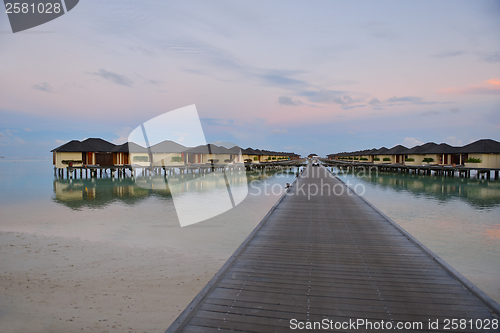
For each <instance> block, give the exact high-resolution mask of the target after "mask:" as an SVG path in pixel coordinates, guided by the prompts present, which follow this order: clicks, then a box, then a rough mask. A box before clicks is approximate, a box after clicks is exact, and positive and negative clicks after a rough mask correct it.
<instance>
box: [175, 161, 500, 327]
mask: <svg viewBox="0 0 500 333" xmlns="http://www.w3.org/2000/svg"><path fill="white" fill-rule="evenodd" d="M301 189H302V190H301ZM321 191H323V192H321ZM499 314H500V306H499V305H498V304H497V303H496V302H494V301H493V300H492V299H491V298H489V297H488V296H487V295H486V294H484V293H483V292H482V291H481V290H479V289H478V288H477V287H475V286H474V285H473V284H472V283H470V282H469V281H468V280H466V279H465V278H464V277H463V276H462V275H460V274H459V273H458V272H456V271H455V270H454V269H453V268H451V267H450V266H449V265H448V264H446V263H445V262H444V261H443V260H441V259H440V258H439V257H437V256H436V255H435V254H433V253H432V252H431V251H430V250H428V249H427V248H426V247H425V246H423V245H422V244H421V243H419V242H418V241H417V240H416V239H414V238H413V237H412V236H411V235H409V234H407V233H406V232H405V231H404V230H403V229H402V228H400V227H399V226H397V225H396V224H395V223H394V222H393V221H391V220H390V219H389V218H388V217H387V216H385V215H384V214H383V213H381V212H380V211H378V210H377V209H376V208H375V207H373V206H371V205H370V204H369V203H368V202H366V201H365V200H364V199H363V198H361V197H359V196H358V195H356V194H355V193H353V191H352V190H350V189H349V188H347V187H346V185H345V184H344V183H342V182H341V181H340V180H339V179H338V178H336V177H334V176H333V175H332V174H331V173H330V172H328V171H327V169H326V168H325V167H312V166H308V167H307V168H306V169H305V171H304V172H303V173H302V174H301V176H300V177H299V178H298V179H297V180H296V181H295V182H294V184H293V185H292V187H291V188H290V189H289V191H288V192H287V193H285V194H284V195H283V196H282V197H281V198H280V200H279V201H278V203H277V204H276V205H275V206H274V207H273V208H272V209H271V211H270V212H269V213H268V214H267V215H266V217H265V218H264V219H263V220H262V221H261V223H260V224H259V225H258V226H257V227H256V229H255V230H254V231H253V232H252V233H251V234H250V235H249V236H248V238H247V239H246V240H245V241H244V242H243V244H241V246H240V247H239V248H238V249H237V250H236V252H235V253H234V254H233V255H232V256H231V257H230V259H229V260H228V261H227V262H226V263H225V265H224V266H223V267H222V268H221V269H220V271H219V272H218V273H217V274H216V275H215V276H214V277H213V278H212V280H211V281H210V282H209V283H208V284H207V285H206V286H205V287H204V288H203V290H202V291H201V292H200V293H199V294H198V295H197V296H196V297H195V298H194V300H193V301H192V302H191V303H190V304H189V305H188V307H187V308H186V309H185V310H184V312H182V314H181V315H180V316H179V317H178V318H177V319H176V320H175V321H174V322H173V323H172V325H171V326H170V327H169V328H168V330H167V332H204V333H205V332H229V331H238V332H259V333H264V332H293V331H301V330H300V329H299V328H300V327H305V328H307V327H311V325H314V326H313V327H315V329H312V330H306V331H309V332H311V331H314V332H319V331H338V332H348V331H351V332H365V331H371V330H370V328H371V329H373V331H377V332H387V331H391V329H387V328H388V326H387V325H391V327H392V330H395V331H399V330H398V329H396V328H397V327H398V326H397V325H403V327H404V328H405V329H401V331H403V330H404V331H405V332H417V331H418V332H436V331H443V332H481V331H485V332H497V331H500V330H499V329H498V328H496V329H495V327H494V326H492V323H493V322H495V320H496V323H497V324H498V316H499ZM452 319H456V320H458V322H459V323H464V322H465V326H466V327H465V328H464V329H462V328H463V327H452V322H451V320H452ZM360 320H363V322H361V321H360ZM447 320H448V321H449V322H447ZM456 320H455V321H453V323H456V322H457V321H456ZM460 320H462V321H460ZM382 321H383V324H382ZM488 321H489V329H487V330H484V327H485V326H484V325H485V323H487V322H488ZM352 322H355V323H356V324H358V323H359V324H360V325H361V324H363V323H364V324H365V326H361V327H360V326H356V327H355V328H354V326H352ZM368 323H371V325H372V326H371V327H370V326H366V325H369V324H368ZM389 323H390V324H389ZM319 324H321V325H326V324H328V325H330V326H328V327H327V328H328V329H325V330H323V329H320V328H321V327H319V326H316V325H319ZM447 324H448V326H446V325H447ZM308 325H309V326H308ZM373 325H375V326H373ZM377 325H378V328H377ZM380 325H386V326H383V327H385V328H386V329H381V328H380ZM419 325H421V326H419ZM436 325H437V326H436ZM480 325H481V327H482V328H483V329H480V328H481V327H479V326H480ZM496 327H498V326H496ZM293 328H296V329H293ZM322 328H325V326H322Z"/></svg>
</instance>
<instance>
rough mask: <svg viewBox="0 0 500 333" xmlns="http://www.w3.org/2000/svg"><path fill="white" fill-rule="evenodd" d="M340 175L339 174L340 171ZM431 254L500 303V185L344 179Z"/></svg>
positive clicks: (395, 177) (398, 177)
mask: <svg viewBox="0 0 500 333" xmlns="http://www.w3.org/2000/svg"><path fill="white" fill-rule="evenodd" d="M336 171H338V170H336ZM338 176H339V178H341V179H342V180H344V181H345V182H349V183H350V184H352V185H351V186H353V187H354V186H356V185H358V184H359V185H358V186H357V190H358V192H361V193H363V192H364V193H363V196H364V197H365V198H366V199H367V200H368V201H369V202H371V203H372V204H373V205H375V206H376V207H377V208H378V209H380V210H381V211H382V212H384V213H385V214H386V215H387V216H389V217H390V218H391V219H392V220H394V221H395V222H396V223H398V224H399V225H400V226H402V227H403V228H404V229H405V230H406V231H408V232H409V233H410V234H411V235H413V236H414V237H416V238H417V239H418V240H419V241H421V242H422V243H423V244H424V245H426V246H427V247H428V248H429V249H430V250H431V251H433V252H434V253H436V254H437V255H438V256H440V257H441V258H443V259H444V260H445V261H446V262H448V263H449V264H450V265H451V266H452V267H454V268H455V269H457V270H458V271H459V272H460V273H462V274H463V275H465V276H466V277H467V278H468V279H469V280H471V281H472V282H473V283H475V284H476V285H477V286H479V287H480V288H481V289H482V290H483V291H485V292H486V293H487V294H488V295H490V296H491V297H492V298H494V299H495V300H496V301H497V302H499V301H500V182H499V181H485V180H478V179H464V178H451V177H434V176H423V175H407V174H393V173H379V174H375V173H372V174H371V175H363V174H354V175H353V174H352V173H350V174H342V173H339V174H338Z"/></svg>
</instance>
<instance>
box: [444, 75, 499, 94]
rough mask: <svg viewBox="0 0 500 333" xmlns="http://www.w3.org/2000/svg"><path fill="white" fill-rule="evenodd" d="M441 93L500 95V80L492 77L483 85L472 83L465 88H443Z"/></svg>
mask: <svg viewBox="0 0 500 333" xmlns="http://www.w3.org/2000/svg"><path fill="white" fill-rule="evenodd" d="M439 92H440V93H445V94H458V95H500V80H498V79H490V80H488V81H486V82H484V83H483V84H482V85H471V86H469V87H465V88H446V89H441V90H440V91H439Z"/></svg>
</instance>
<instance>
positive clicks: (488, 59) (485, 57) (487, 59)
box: [480, 52, 500, 63]
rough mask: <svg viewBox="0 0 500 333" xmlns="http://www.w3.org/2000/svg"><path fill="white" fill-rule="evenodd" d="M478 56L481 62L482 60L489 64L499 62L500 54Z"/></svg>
mask: <svg viewBox="0 0 500 333" xmlns="http://www.w3.org/2000/svg"><path fill="white" fill-rule="evenodd" d="M480 56H481V60H483V61H484V62H489V63H497V62H500V52H489V53H482V54H481V55H480Z"/></svg>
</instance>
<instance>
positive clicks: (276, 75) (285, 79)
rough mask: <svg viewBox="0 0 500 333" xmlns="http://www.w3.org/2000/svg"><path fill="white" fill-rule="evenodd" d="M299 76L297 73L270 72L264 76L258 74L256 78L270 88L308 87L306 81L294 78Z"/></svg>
mask: <svg viewBox="0 0 500 333" xmlns="http://www.w3.org/2000/svg"><path fill="white" fill-rule="evenodd" d="M297 74H298V72H297V71H281V70H269V71H266V73H264V74H257V75H256V76H257V77H258V78H260V79H262V80H263V81H264V82H265V83H266V85H270V86H278V87H284V88H292V87H293V88H296V87H305V86H308V84H307V83H306V82H305V81H303V80H299V79H297V78H295V77H293V76H294V75H297Z"/></svg>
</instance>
